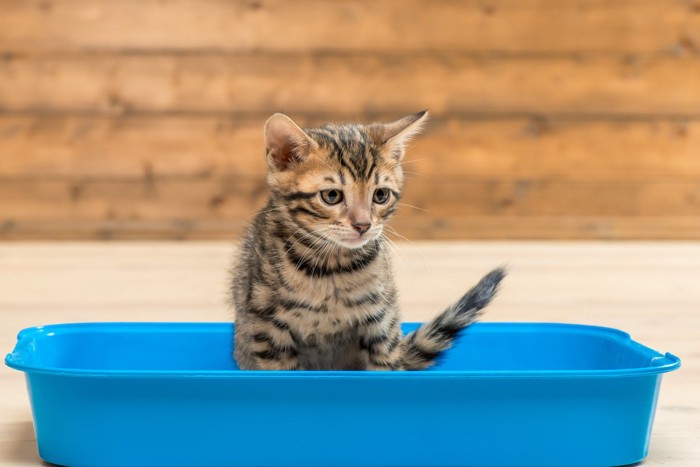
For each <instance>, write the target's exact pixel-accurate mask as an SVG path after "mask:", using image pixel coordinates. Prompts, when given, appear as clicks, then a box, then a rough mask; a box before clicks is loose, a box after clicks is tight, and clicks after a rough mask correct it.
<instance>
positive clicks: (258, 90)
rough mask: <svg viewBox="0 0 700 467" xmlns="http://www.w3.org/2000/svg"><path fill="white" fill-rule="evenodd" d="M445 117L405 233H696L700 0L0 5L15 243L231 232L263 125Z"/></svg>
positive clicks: (250, 208)
mask: <svg viewBox="0 0 700 467" xmlns="http://www.w3.org/2000/svg"><path fill="white" fill-rule="evenodd" d="M423 108H428V109H430V110H431V111H432V113H433V116H434V118H433V119H432V121H431V122H430V125H429V129H428V131H427V132H426V133H425V134H424V135H423V136H422V137H421V138H419V139H418V140H417V141H416V142H415V144H414V145H413V148H412V149H411V151H410V153H409V155H408V156H407V159H408V160H409V161H410V162H409V163H408V165H407V168H408V170H410V171H411V172H413V173H414V174H413V175H412V176H411V179H410V180H409V185H408V187H407V192H406V197H405V200H406V203H409V204H412V205H415V206H417V207H418V208H420V209H410V208H404V209H403V210H402V212H401V214H400V215H399V216H398V217H397V218H396V220H395V222H394V225H395V226H396V227H397V228H398V229H399V231H400V232H402V233H403V234H404V235H406V236H407V237H409V238H440V239H453V238H494V239H495V238H498V239H501V238H511V239H518V238H535V239H538V238H548V239H559V238H594V239H599V238H605V239H640V238H646V239H698V238H700V0H479V1H468V0H455V1H449V0H395V1H393V0H298V1H293V2H291V1H285V0H246V1H239V0H231V1H225V0H0V238H2V239H39V238H42V239H44V238H45V239H111V238H146V239H148V238H231V237H235V235H236V234H237V233H239V232H240V228H241V226H242V225H244V224H245V222H246V221H247V220H248V219H249V218H250V216H251V215H252V213H253V212H254V210H255V209H256V208H257V207H258V206H260V205H261V204H262V203H263V202H264V198H265V186H264V179H263V173H264V163H263V155H262V152H263V150H262V124H263V122H264V121H265V119H266V117H267V116H268V115H269V114H270V113H272V112H274V111H284V112H287V113H289V114H290V115H291V116H292V117H293V118H295V119H297V120H298V121H299V122H300V123H303V124H306V125H314V124H316V123H320V122H324V121H327V120H334V121H344V120H359V121H367V120H371V119H375V118H378V119H379V118H385V119H392V118H396V117H399V116H401V115H403V114H405V113H409V112H414V111H417V110H421V109H423Z"/></svg>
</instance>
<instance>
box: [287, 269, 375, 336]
mask: <svg viewBox="0 0 700 467" xmlns="http://www.w3.org/2000/svg"><path fill="white" fill-rule="evenodd" d="M296 295H297V301H296V303H294V302H292V303H290V305H291V306H290V307H289V308H287V309H286V312H285V321H286V322H288V323H289V325H290V327H291V328H292V329H293V330H294V331H295V332H296V333H297V334H298V335H300V336H303V337H304V338H308V337H310V336H316V337H317V338H322V337H324V336H335V337H337V338H340V337H342V336H343V335H345V334H347V333H348V332H350V331H351V330H355V329H356V328H357V326H358V323H360V322H362V321H363V318H364V317H366V316H368V315H371V314H373V313H375V312H376V311H377V309H378V308H379V307H382V306H385V300H384V297H385V289H384V285H383V284H381V283H376V282H373V281H370V282H368V283H366V284H364V287H351V288H348V287H347V286H346V285H331V286H329V287H327V288H325V290H324V289H321V288H316V289H315V290H314V291H313V293H309V294H303V293H302V294H296ZM294 305H298V306H294ZM307 305H308V306H307Z"/></svg>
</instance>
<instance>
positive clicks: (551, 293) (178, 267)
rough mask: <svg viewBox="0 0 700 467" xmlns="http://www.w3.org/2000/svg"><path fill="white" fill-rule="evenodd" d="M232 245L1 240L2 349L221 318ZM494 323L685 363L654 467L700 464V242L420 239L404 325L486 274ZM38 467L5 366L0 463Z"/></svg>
mask: <svg viewBox="0 0 700 467" xmlns="http://www.w3.org/2000/svg"><path fill="white" fill-rule="evenodd" d="M232 251H233V247H232V245H231V244H228V243H221V242H207V243H53V244H49V243H5V244H0V316H1V317H2V319H1V320H0V347H1V348H2V349H3V350H4V351H6V352H8V351H10V350H11V349H12V348H13V346H14V341H15V335H16V333H17V331H19V330H20V329H21V328H23V327H27V326H34V325H38V324H47V323H56V322H75V321H131V320H133V321H180V320H182V321H225V320H229V319H231V315H232V313H231V311H230V310H229V309H227V307H226V305H225V296H226V278H227V272H226V271H227V267H228V264H229V258H230V257H231V254H232ZM503 263H507V264H509V265H510V267H511V269H510V276H509V277H508V279H507V281H506V283H505V285H504V289H503V291H502V293H501V295H500V296H499V298H498V299H497V300H496V301H495V303H494V304H493V305H492V306H491V309H490V310H489V312H488V314H487V315H486V318H485V320H489V321H557V322H572V323H590V324H599V325H606V326H613V327H617V328H621V329H623V330H625V331H627V332H629V333H631V334H632V337H633V338H635V339H636V340H638V341H641V342H642V343H644V344H646V345H648V346H650V347H652V348H655V349H657V350H659V351H663V352H666V351H669V352H672V353H674V354H676V355H678V356H679V357H681V359H682V360H683V367H682V368H681V370H680V371H677V372H674V373H671V374H668V375H666V376H665V377H664V382H663V385H662V391H661V398H660V401H659V406H658V410H657V416H656V422H655V426H654V433H653V438H652V443H651V449H650V454H649V457H648V459H647V461H646V462H645V463H644V465H645V466H661V465H663V466H672V467H697V466H698V465H700V287H699V286H698V283H699V282H700V243H553V242H546V243H419V244H416V245H410V244H404V245H398V258H397V259H396V261H395V265H396V270H397V279H398V281H399V287H400V290H401V303H402V305H403V310H404V317H405V320H407V321H409V320H425V319H428V318H429V317H431V316H432V315H433V314H435V313H436V312H438V311H439V310H440V309H442V308H443V307H444V306H446V305H447V304H448V303H450V302H451V301H452V300H453V299H455V298H456V297H458V296H459V295H460V294H461V293H462V292H463V291H464V290H465V288H467V287H468V286H469V285H471V284H473V283H474V282H475V281H476V280H477V279H478V278H479V277H480V275H481V274H483V273H485V272H487V271H488V270H489V269H490V268H491V267H493V266H495V265H498V264H503ZM25 465H42V463H41V461H40V460H39V458H38V456H37V453H36V446H35V441H34V434H33V431H32V425H31V414H30V410H29V405H28V401H27V394H26V388H25V386H24V381H23V377H22V374H21V373H18V372H15V371H12V370H10V369H8V368H6V367H3V368H2V369H1V370H0V466H6V467H17V466H25Z"/></svg>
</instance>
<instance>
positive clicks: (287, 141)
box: [265, 113, 318, 170]
mask: <svg viewBox="0 0 700 467" xmlns="http://www.w3.org/2000/svg"><path fill="white" fill-rule="evenodd" d="M265 149H266V150H267V162H268V164H270V166H271V167H273V168H275V169H277V170H287V169H289V167H290V166H292V165H293V164H294V163H298V162H303V161H304V160H305V159H306V158H307V157H308V156H309V154H310V153H311V152H312V151H314V150H316V149H318V144H317V143H316V142H315V141H314V140H312V139H311V138H310V137H309V135H307V134H306V133H304V130H302V129H301V128H299V125H297V124H296V123H294V121H292V119H291V118H289V117H287V116H286V115H284V114H280V113H277V114H274V115H273V116H272V117H270V118H268V119H267V122H265Z"/></svg>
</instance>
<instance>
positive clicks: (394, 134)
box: [369, 110, 428, 160]
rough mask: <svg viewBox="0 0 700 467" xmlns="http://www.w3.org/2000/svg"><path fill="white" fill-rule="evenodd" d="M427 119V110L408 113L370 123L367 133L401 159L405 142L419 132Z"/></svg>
mask: <svg viewBox="0 0 700 467" xmlns="http://www.w3.org/2000/svg"><path fill="white" fill-rule="evenodd" d="M426 120H428V111H427V110H423V111H422V112H418V113H415V114H413V115H408V116H406V117H403V118H400V119H398V120H396V121H394V122H391V123H384V124H375V125H371V126H370V129H369V133H370V135H371V137H372V139H373V140H374V142H375V143H376V144H378V145H380V146H381V145H388V146H389V147H390V148H391V153H392V154H393V155H394V157H396V159H398V160H401V159H403V155H404V152H405V148H406V143H408V141H409V140H410V139H411V138H413V137H414V136H415V135H416V134H418V133H420V132H421V130H422V129H423V125H424V124H425V122H426Z"/></svg>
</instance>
